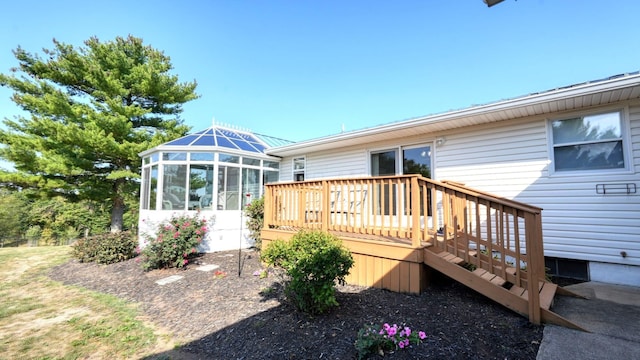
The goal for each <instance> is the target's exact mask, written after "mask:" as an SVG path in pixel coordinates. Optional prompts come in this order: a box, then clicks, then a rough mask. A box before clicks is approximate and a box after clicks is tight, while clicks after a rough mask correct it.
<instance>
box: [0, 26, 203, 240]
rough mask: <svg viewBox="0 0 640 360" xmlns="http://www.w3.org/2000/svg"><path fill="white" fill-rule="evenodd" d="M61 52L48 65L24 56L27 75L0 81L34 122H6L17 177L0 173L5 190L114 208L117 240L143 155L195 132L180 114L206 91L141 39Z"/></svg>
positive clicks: (57, 45) (49, 55)
mask: <svg viewBox="0 0 640 360" xmlns="http://www.w3.org/2000/svg"><path fill="white" fill-rule="evenodd" d="M53 43H54V47H53V49H44V50H43V52H44V56H40V55H38V54H31V53H29V52H27V51H25V50H23V49H22V48H21V47H18V48H17V49H16V50H14V55H15V57H16V59H17V60H18V62H19V66H18V67H17V68H14V69H11V73H10V74H8V75H7V74H0V85H1V86H5V87H8V88H11V89H12V90H13V91H14V93H13V97H12V100H13V101H14V102H15V103H16V104H17V105H18V106H20V107H21V108H22V109H23V110H25V111H26V112H27V113H29V116H23V115H16V116H15V117H14V119H12V120H10V119H8V118H5V119H4V124H5V127H6V129H0V144H2V145H4V146H2V147H0V158H3V159H6V160H9V161H11V162H13V163H14V164H15V170H16V171H11V172H8V171H2V172H0V183H2V184H4V185H5V186H12V187H19V188H35V189H39V190H41V191H42V192H44V193H46V194H48V195H50V196H60V195H62V196H65V197H67V198H69V199H71V200H80V199H88V200H93V201H97V202H102V201H105V200H108V201H109V203H110V204H112V207H111V231H113V232H115V231H120V230H122V227H123V215H124V211H125V200H126V199H127V196H129V197H130V194H135V193H137V192H138V191H139V182H138V179H139V173H140V158H139V157H138V153H140V152H141V151H144V150H146V149H149V148H151V147H153V146H156V145H159V144H161V143H163V142H166V141H169V140H172V139H175V138H177V137H180V136H183V135H185V134H186V133H187V132H188V130H189V128H188V127H187V126H185V125H184V124H183V121H182V120H181V119H180V117H179V114H180V113H181V112H182V104H184V103H186V102H188V101H190V100H193V99H196V98H197V97H198V95H197V94H196V93H195V88H196V85H197V84H196V82H195V81H193V82H186V83H180V82H179V81H178V78H177V76H176V75H172V74H170V70H172V65H171V62H170V58H169V57H168V56H166V55H164V53H163V52H161V51H158V50H156V49H153V48H152V47H150V46H147V45H143V42H142V39H139V38H136V37H133V36H129V37H127V38H121V37H118V38H116V39H115V41H109V42H104V43H103V42H100V41H99V40H98V39H97V38H95V37H93V38H90V39H89V40H87V41H85V42H84V45H85V46H82V47H79V48H76V47H74V46H72V45H68V44H64V43H61V42H58V41H56V40H55V39H54V40H53Z"/></svg>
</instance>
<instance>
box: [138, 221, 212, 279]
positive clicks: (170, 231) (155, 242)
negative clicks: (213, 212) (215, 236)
mask: <svg viewBox="0 0 640 360" xmlns="http://www.w3.org/2000/svg"><path fill="white" fill-rule="evenodd" d="M198 215H199V214H196V215H193V216H189V215H174V216H173V217H172V218H171V219H169V220H168V221H167V222H165V223H163V224H160V225H159V226H158V230H157V232H156V236H155V238H151V239H147V241H146V243H147V244H146V246H145V248H144V249H143V250H142V257H143V261H142V267H143V268H144V269H145V270H151V269H160V268H169V267H177V268H181V267H183V266H185V265H187V264H188V263H189V258H190V257H191V256H193V255H195V254H196V252H197V250H196V247H197V246H198V244H199V243H200V242H201V241H202V238H203V237H204V235H205V232H206V231H207V221H206V220H205V219H199V218H198Z"/></svg>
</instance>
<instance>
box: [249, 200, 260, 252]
mask: <svg viewBox="0 0 640 360" xmlns="http://www.w3.org/2000/svg"><path fill="white" fill-rule="evenodd" d="M245 212H246V215H247V217H249V220H247V228H248V229H249V231H250V232H251V238H252V239H254V240H255V245H254V246H255V247H256V249H258V250H260V249H261V248H262V239H261V238H260V231H261V230H262V225H263V224H264V197H261V198H260V199H256V200H254V201H252V202H251V204H249V205H248V206H247V207H246V208H245Z"/></svg>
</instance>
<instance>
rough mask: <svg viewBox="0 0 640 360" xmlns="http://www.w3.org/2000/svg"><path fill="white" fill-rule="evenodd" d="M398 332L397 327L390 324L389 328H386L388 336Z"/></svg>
mask: <svg viewBox="0 0 640 360" xmlns="http://www.w3.org/2000/svg"><path fill="white" fill-rule="evenodd" d="M397 332H398V329H397V328H396V327H395V326H392V327H390V328H389V330H387V334H389V336H393V335H395V334H396V333H397Z"/></svg>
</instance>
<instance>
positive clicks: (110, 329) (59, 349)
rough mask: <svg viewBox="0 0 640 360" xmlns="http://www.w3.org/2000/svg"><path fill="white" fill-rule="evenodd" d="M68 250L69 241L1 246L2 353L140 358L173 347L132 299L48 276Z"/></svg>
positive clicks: (34, 356)
mask: <svg viewBox="0 0 640 360" xmlns="http://www.w3.org/2000/svg"><path fill="white" fill-rule="evenodd" d="M69 254H70V248H69V247H68V246H57V247H18V248H2V249H0V299H2V300H0V354H2V357H3V358H6V359H18V358H19V359H83V358H139V357H144V356H146V355H150V354H153V353H158V352H162V351H166V350H169V349H171V348H172V347H173V343H172V339H171V336H170V335H168V334H166V333H161V332H159V331H158V330H156V329H154V327H153V326H152V325H151V324H149V323H146V322H145V321H144V320H143V317H142V316H141V312H140V311H139V310H138V309H137V307H136V306H135V305H134V304H131V303H126V302H124V301H122V300H120V299H118V298H116V297H114V296H111V295H105V294H101V293H97V292H92V291H88V290H85V289H81V288H77V287H70V286H64V285H62V284H61V283H59V282H56V281H52V280H51V279H49V278H48V277H47V271H48V270H49V269H50V268H51V267H53V266H55V265H59V264H62V263H64V262H66V261H67V260H68V259H69V257H70V255H69Z"/></svg>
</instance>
